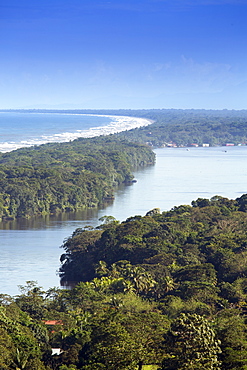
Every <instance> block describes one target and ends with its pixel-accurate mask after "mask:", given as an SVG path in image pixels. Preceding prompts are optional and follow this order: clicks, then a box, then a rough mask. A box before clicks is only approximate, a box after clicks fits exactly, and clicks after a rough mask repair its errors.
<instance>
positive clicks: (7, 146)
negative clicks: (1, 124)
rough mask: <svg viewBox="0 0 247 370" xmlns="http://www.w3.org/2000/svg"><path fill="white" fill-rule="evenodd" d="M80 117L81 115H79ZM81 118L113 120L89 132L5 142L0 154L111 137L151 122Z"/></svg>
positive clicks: (66, 133) (109, 116)
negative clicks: (49, 144) (80, 139)
mask: <svg viewBox="0 0 247 370" xmlns="http://www.w3.org/2000/svg"><path fill="white" fill-rule="evenodd" d="M77 115H79V114H77ZM81 116H95V117H107V118H110V119H111V122H110V123H109V124H108V125H105V126H95V127H91V128H89V129H87V130H76V131H75V132H63V133H57V134H53V135H41V136H40V137H37V138H34V139H28V140H21V141H20V142H14V141H9V142H3V143H0V152H2V153H6V152H11V151H12V150H16V149H20V148H24V147H32V146H35V145H42V144H46V143H62V142H69V141H73V140H75V139H78V138H80V137H82V138H92V137H96V136H101V135H110V134H115V133H118V132H122V131H127V130H131V129H134V128H138V127H142V126H147V125H150V123H151V121H150V120H148V119H145V118H139V117H127V116H111V115H97V114H81Z"/></svg>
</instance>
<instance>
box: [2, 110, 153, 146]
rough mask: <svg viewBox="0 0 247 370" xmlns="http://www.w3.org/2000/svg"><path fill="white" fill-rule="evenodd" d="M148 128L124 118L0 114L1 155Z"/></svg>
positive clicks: (21, 113) (22, 112)
mask: <svg viewBox="0 0 247 370" xmlns="http://www.w3.org/2000/svg"><path fill="white" fill-rule="evenodd" d="M148 124H150V121H149V120H146V119H144V118H135V117H125V116H109V115H93V114H92V115H85V114H79V113H73V114H71V113H46V112H43V113H30V112H28V113H27V112H25V111H21V112H14V111H12V112H0V152H3V153H4V152H9V151H12V150H15V149H19V148H21V147H30V146H34V145H40V144H45V143H52V142H66V141H70V140H74V139H77V138H79V137H95V136H100V135H108V134H113V133H116V132H121V131H124V130H128V129H131V128H135V127H140V126H145V125H148Z"/></svg>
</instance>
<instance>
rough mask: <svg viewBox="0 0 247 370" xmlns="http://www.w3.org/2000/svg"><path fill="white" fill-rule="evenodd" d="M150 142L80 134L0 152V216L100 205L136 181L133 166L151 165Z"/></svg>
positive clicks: (21, 215)
mask: <svg viewBox="0 0 247 370" xmlns="http://www.w3.org/2000/svg"><path fill="white" fill-rule="evenodd" d="M154 161H155V155H154V153H153V152H152V151H151V149H149V148H148V147H147V146H145V145H142V144H135V143H131V142H127V141H126V140H123V139H121V138H116V137H113V136H112V135H110V136H108V137H98V138H94V139H78V140H75V141H73V142H69V143H60V144H58V143H55V144H45V145H41V146H35V147H33V148H23V149H19V150H16V151H13V152H10V153H5V154H1V155H0V217H1V218H3V219H4V218H15V217H30V216H34V215H40V214H51V213H56V212H62V211H75V210H77V209H81V208H85V207H96V206H98V205H100V204H103V203H104V202H107V201H109V200H112V199H113V198H114V189H115V188H116V186H117V185H119V184H120V183H123V182H129V181H132V179H133V175H132V171H133V168H135V167H136V166H144V165H147V164H153V163H154Z"/></svg>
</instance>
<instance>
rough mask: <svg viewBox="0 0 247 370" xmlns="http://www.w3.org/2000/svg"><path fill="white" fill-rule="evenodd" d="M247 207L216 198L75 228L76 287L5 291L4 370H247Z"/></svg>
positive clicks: (70, 260) (0, 319)
mask: <svg viewBox="0 0 247 370" xmlns="http://www.w3.org/2000/svg"><path fill="white" fill-rule="evenodd" d="M246 211H247V195H246V194H245V195H242V196H241V197H239V198H237V199H236V200H230V199H227V198H223V197H220V196H214V197H213V198H211V199H204V198H199V199H197V200H195V201H193V202H192V205H191V206H189V205H181V206H178V207H174V208H173V209H171V210H170V211H166V212H162V213H161V212H160V211H159V209H154V210H151V211H150V212H148V213H147V215H146V216H143V217H142V216H138V215H137V216H135V217H130V218H128V219H127V220H126V221H124V222H122V223H119V222H118V221H117V220H115V219H114V218H113V217H110V216H105V217H103V218H102V219H101V222H102V224H101V225H100V226H98V227H96V228H91V229H90V228H88V227H87V228H85V229H77V230H75V231H74V233H73V235H71V236H70V237H68V238H67V239H66V240H65V241H64V244H63V246H62V247H63V249H64V254H63V255H62V256H61V261H62V266H61V269H60V275H61V278H62V279H63V281H64V283H65V282H66V281H67V282H68V283H70V284H71V285H72V284H73V286H74V288H73V289H69V290H65V289H62V290H60V289H55V288H51V289H49V290H48V291H46V292H45V291H43V290H42V288H41V287H39V286H37V284H35V282H27V285H26V286H22V287H20V294H19V295H18V296H16V297H9V296H6V295H1V296H0V300H1V305H0V332H1V341H0V346H1V351H0V368H1V369H16V370H17V369H23V370H51V369H58V370H72V369H74V370H75V369H78V370H84V369H85V370H96V369H105V370H128V369H129V370H157V369H160V370H185V369H189V370H192V369H193V370H198V369H204V370H207V369H219V370H220V369H221V370H228V369H231V370H246V368H247V322H246V320H247V317H246V315H247V236H246V228H247V213H246ZM52 348H54V349H59V352H57V353H58V354H53V355H52Z"/></svg>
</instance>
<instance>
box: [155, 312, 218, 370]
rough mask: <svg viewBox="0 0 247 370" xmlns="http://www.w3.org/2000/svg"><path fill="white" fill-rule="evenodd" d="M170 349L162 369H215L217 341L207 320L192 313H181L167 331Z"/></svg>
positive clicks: (216, 366)
mask: <svg viewBox="0 0 247 370" xmlns="http://www.w3.org/2000/svg"><path fill="white" fill-rule="evenodd" d="M167 342H168V345H169V349H170V353H169V355H168V356H167V357H166V358H165V359H164V360H163V362H162V370H199V369H202V370H219V369H220V362H219V360H218V354H219V353H220V352H221V349H220V346H219V344H220V343H219V341H218V340H217V339H216V337H215V333H214V330H213V329H212V328H211V327H210V325H209V323H208V321H207V320H206V319H205V318H203V317H202V316H199V315H196V314H181V315H180V316H179V317H178V318H177V319H176V320H175V321H174V322H173V323H172V325H171V329H170V331H169V333H168V335H167Z"/></svg>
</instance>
